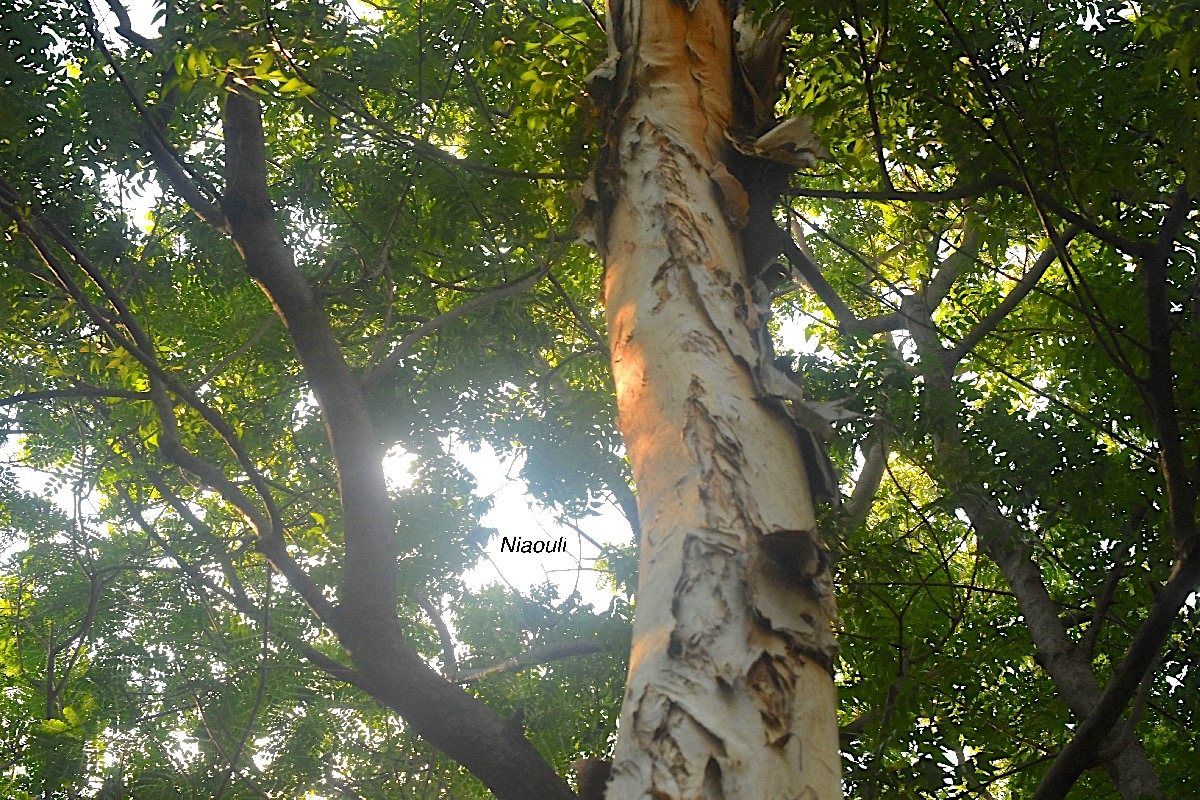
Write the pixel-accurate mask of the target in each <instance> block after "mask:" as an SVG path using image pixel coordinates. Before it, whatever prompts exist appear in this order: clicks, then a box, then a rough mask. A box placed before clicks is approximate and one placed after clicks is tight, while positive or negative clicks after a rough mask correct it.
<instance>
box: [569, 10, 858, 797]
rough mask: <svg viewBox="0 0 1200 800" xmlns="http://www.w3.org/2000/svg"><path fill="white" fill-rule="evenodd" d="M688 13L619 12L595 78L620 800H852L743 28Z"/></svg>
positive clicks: (614, 783) (615, 788) (722, 15)
mask: <svg viewBox="0 0 1200 800" xmlns="http://www.w3.org/2000/svg"><path fill="white" fill-rule="evenodd" d="M691 6H692V7H691V8H690V9H689V4H688V3H684V2H677V1H675V0H646V1H645V2H638V0H627V2H625V3H620V2H615V0H614V1H613V2H610V8H609V26H610V29H609V39H610V45H609V46H610V58H609V59H608V61H606V62H605V64H604V65H602V66H601V67H600V69H599V70H597V72H596V73H594V74H593V78H592V89H593V93H594V94H595V95H596V96H597V98H598V99H599V100H600V101H601V102H602V103H603V104H604V105H605V106H606V111H607V114H608V125H607V133H608V139H607V145H606V152H605V153H604V154H603V155H602V157H601V159H600V162H599V164H598V166H597V169H596V172H595V184H596V185H595V187H594V189H595V194H594V195H593V196H592V199H593V200H595V202H596V208H594V209H593V211H594V213H593V215H592V220H593V225H594V235H595V239H596V243H597V246H598V247H599V249H600V251H601V253H602V254H603V256H604V259H605V266H606V270H607V272H606V284H605V297H606V305H607V315H608V325H609V337H610V343H611V351H612V368H613V375H614V378H615V382H616V389H617V403H618V407H619V411H620V428H621V431H622V433H623V434H624V437H625V443H626V447H627V452H628V455H629V459H630V463H631V466H632V469H633V475H634V479H635V481H636V484H637V489H638V508H639V516H640V519H641V521H642V530H643V533H642V539H641V561H640V577H639V585H638V594H637V613H636V619H635V622H634V632H633V651H632V655H631V659H630V668H629V677H628V684H627V688H626V693H625V700H624V707H623V710H622V715H621V722H620V729H619V735H618V739H617V745H616V752H615V755H614V763H613V773H612V779H611V781H610V783H609V785H608V793H607V797H608V799H609V800H617V799H618V798H619V799H620V800H627V799H629V798H644V797H645V798H648V797H653V798H656V800H669V799H670V798H689V799H693V798H723V800H736V799H738V798H747V799H749V798H753V800H785V799H786V800H799V799H800V798H805V799H806V800H807V799H809V798H812V799H813V800H817V799H819V800H826V799H827V798H840V797H841V783H840V766H839V753H838V739H837V719H836V700H835V696H834V687H833V678H832V670H833V664H834V659H835V655H836V652H837V645H836V643H835V641H834V638H833V633H832V625H833V621H834V617H835V609H834V603H833V595H832V583H831V580H830V575H829V569H828V558H827V555H826V550H825V548H824V546H823V545H822V544H821V542H820V539H819V537H818V535H817V532H816V523H815V519H814V512H813V504H812V499H811V491H810V489H809V484H808V478H807V477H806V475H805V469H804V462H803V459H802V457H801V453H800V450H799V447H798V445H797V440H796V435H795V432H794V430H793V428H792V426H791V423H790V422H789V420H788V419H787V417H786V415H785V414H784V413H782V410H781V409H780V408H779V407H777V405H776V404H775V402H774V401H771V400H769V399H768V398H766V397H764V393H763V392H762V391H761V390H760V389H759V388H758V383H759V382H758V381H757V380H756V378H755V375H756V374H758V370H759V369H760V368H761V367H762V363H763V361H764V360H765V359H769V357H770V355H769V353H763V352H760V338H759V336H758V333H757V332H758V331H759V330H760V324H761V322H762V320H761V319H760V318H759V315H760V313H761V312H760V311H759V310H758V309H756V307H755V303H754V302H753V301H752V298H751V289H750V282H749V281H748V279H747V276H746V268H745V265H744V259H743V253H742V236H741V233H740V231H739V227H738V222H737V221H736V220H737V218H738V217H739V215H738V214H736V213H731V209H730V207H729V205H730V203H729V199H728V198H729V193H730V191H731V189H730V188H729V185H728V182H729V181H730V180H731V178H730V174H731V172H735V171H736V170H734V169H733V167H732V166H730V167H728V168H727V167H726V163H727V161H728V160H729V159H730V157H731V156H730V154H731V148H730V144H729V139H728V138H727V132H729V131H730V130H731V127H732V126H735V124H736V120H735V118H734V117H735V112H734V100H733V97H734V91H735V89H734V84H735V79H738V78H735V76H737V75H738V72H737V66H736V65H735V64H734V62H733V49H734V43H733V34H732V21H731V19H730V16H729V11H728V10H727V8H726V7H725V5H724V4H723V3H722V2H721V1H720V0H699V1H698V2H695V3H692V4H691ZM722 184H724V185H722ZM739 188H740V187H739ZM732 191H735V192H736V191H737V189H733V190H732ZM741 218H742V220H743V222H744V215H741Z"/></svg>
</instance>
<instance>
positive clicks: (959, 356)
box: [942, 225, 1079, 367]
mask: <svg viewBox="0 0 1200 800" xmlns="http://www.w3.org/2000/svg"><path fill="white" fill-rule="evenodd" d="M1078 233H1079V227H1078V226H1077V225H1069V226H1068V227H1067V228H1066V229H1065V230H1063V232H1062V235H1061V236H1060V237H1059V244H1058V246H1057V247H1056V246H1053V245H1051V246H1050V247H1047V248H1046V249H1045V250H1043V251H1042V252H1041V254H1040V255H1039V256H1038V258H1037V260H1036V261H1035V262H1034V264H1033V266H1032V267H1031V268H1030V270H1029V271H1028V272H1026V273H1025V275H1024V276H1023V277H1022V278H1021V280H1020V281H1018V282H1017V285H1016V286H1014V287H1013V288H1012V290H1011V291H1009V293H1008V294H1007V295H1005V297H1004V299H1003V300H1001V301H1000V304H999V305H997V306H996V307H995V308H993V309H992V310H991V311H989V312H988V313H987V315H986V316H984V318H983V319H981V320H980V321H979V323H978V324H976V325H975V327H974V328H972V329H971V330H970V331H969V332H968V333H967V335H966V336H964V337H963V338H962V340H961V341H959V343H958V344H956V345H955V346H954V347H952V348H950V349H949V350H948V351H946V353H945V354H944V355H943V356H942V359H943V362H944V363H945V364H946V365H947V366H949V367H953V366H954V365H956V364H958V362H960V361H962V360H963V359H964V358H965V357H966V356H967V354H968V353H970V352H971V351H972V350H974V349H975V347H976V345H978V344H979V343H980V342H981V341H983V339H984V337H986V336H987V335H988V334H989V333H991V332H992V331H994V330H995V329H996V327H997V326H998V325H999V324H1000V323H1001V322H1003V321H1004V320H1005V318H1007V317H1008V315H1009V314H1010V313H1011V312H1012V310H1013V309H1014V308H1016V307H1017V305H1018V304H1019V303H1020V302H1021V301H1022V300H1024V299H1025V296H1026V295H1027V294H1029V293H1030V292H1031V291H1033V287H1035V286H1036V285H1037V284H1038V281H1040V280H1041V279H1042V276H1043V275H1045V274H1046V270H1048V269H1049V268H1050V265H1051V264H1053V263H1054V262H1055V261H1056V260H1057V259H1058V254H1059V253H1060V252H1061V249H1062V248H1065V247H1066V246H1067V244H1068V243H1069V242H1070V241H1071V240H1072V239H1074V238H1075V236H1076V235H1078Z"/></svg>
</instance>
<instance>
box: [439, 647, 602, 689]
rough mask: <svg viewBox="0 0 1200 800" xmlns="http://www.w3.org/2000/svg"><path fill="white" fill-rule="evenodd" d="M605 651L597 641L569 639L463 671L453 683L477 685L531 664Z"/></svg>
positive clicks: (518, 670)
mask: <svg viewBox="0 0 1200 800" xmlns="http://www.w3.org/2000/svg"><path fill="white" fill-rule="evenodd" d="M605 649H606V648H605V647H604V645H603V644H601V643H600V642H599V641H595V640H590V639H571V640H570V641H566V642H554V643H553V644H546V645H542V646H541V647H535V648H533V649H532V650H527V651H525V652H524V653H521V655H519V656H513V657H512V658H510V659H507V660H506V661H501V662H499V663H498V664H492V665H491V666H487V667H480V668H479V669H469V670H464V671H463V672H460V673H458V676H457V677H456V678H455V681H456V682H458V683H477V682H479V681H481V680H483V679H484V678H486V677H487V676H489V675H496V674H499V673H504V672H520V671H521V670H523V669H524V668H525V667H528V666H531V665H533V664H546V663H548V662H551V661H557V660H559V659H563V658H571V657H573V656H586V655H591V654H592V653H600V652H603V651H604V650H605Z"/></svg>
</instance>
